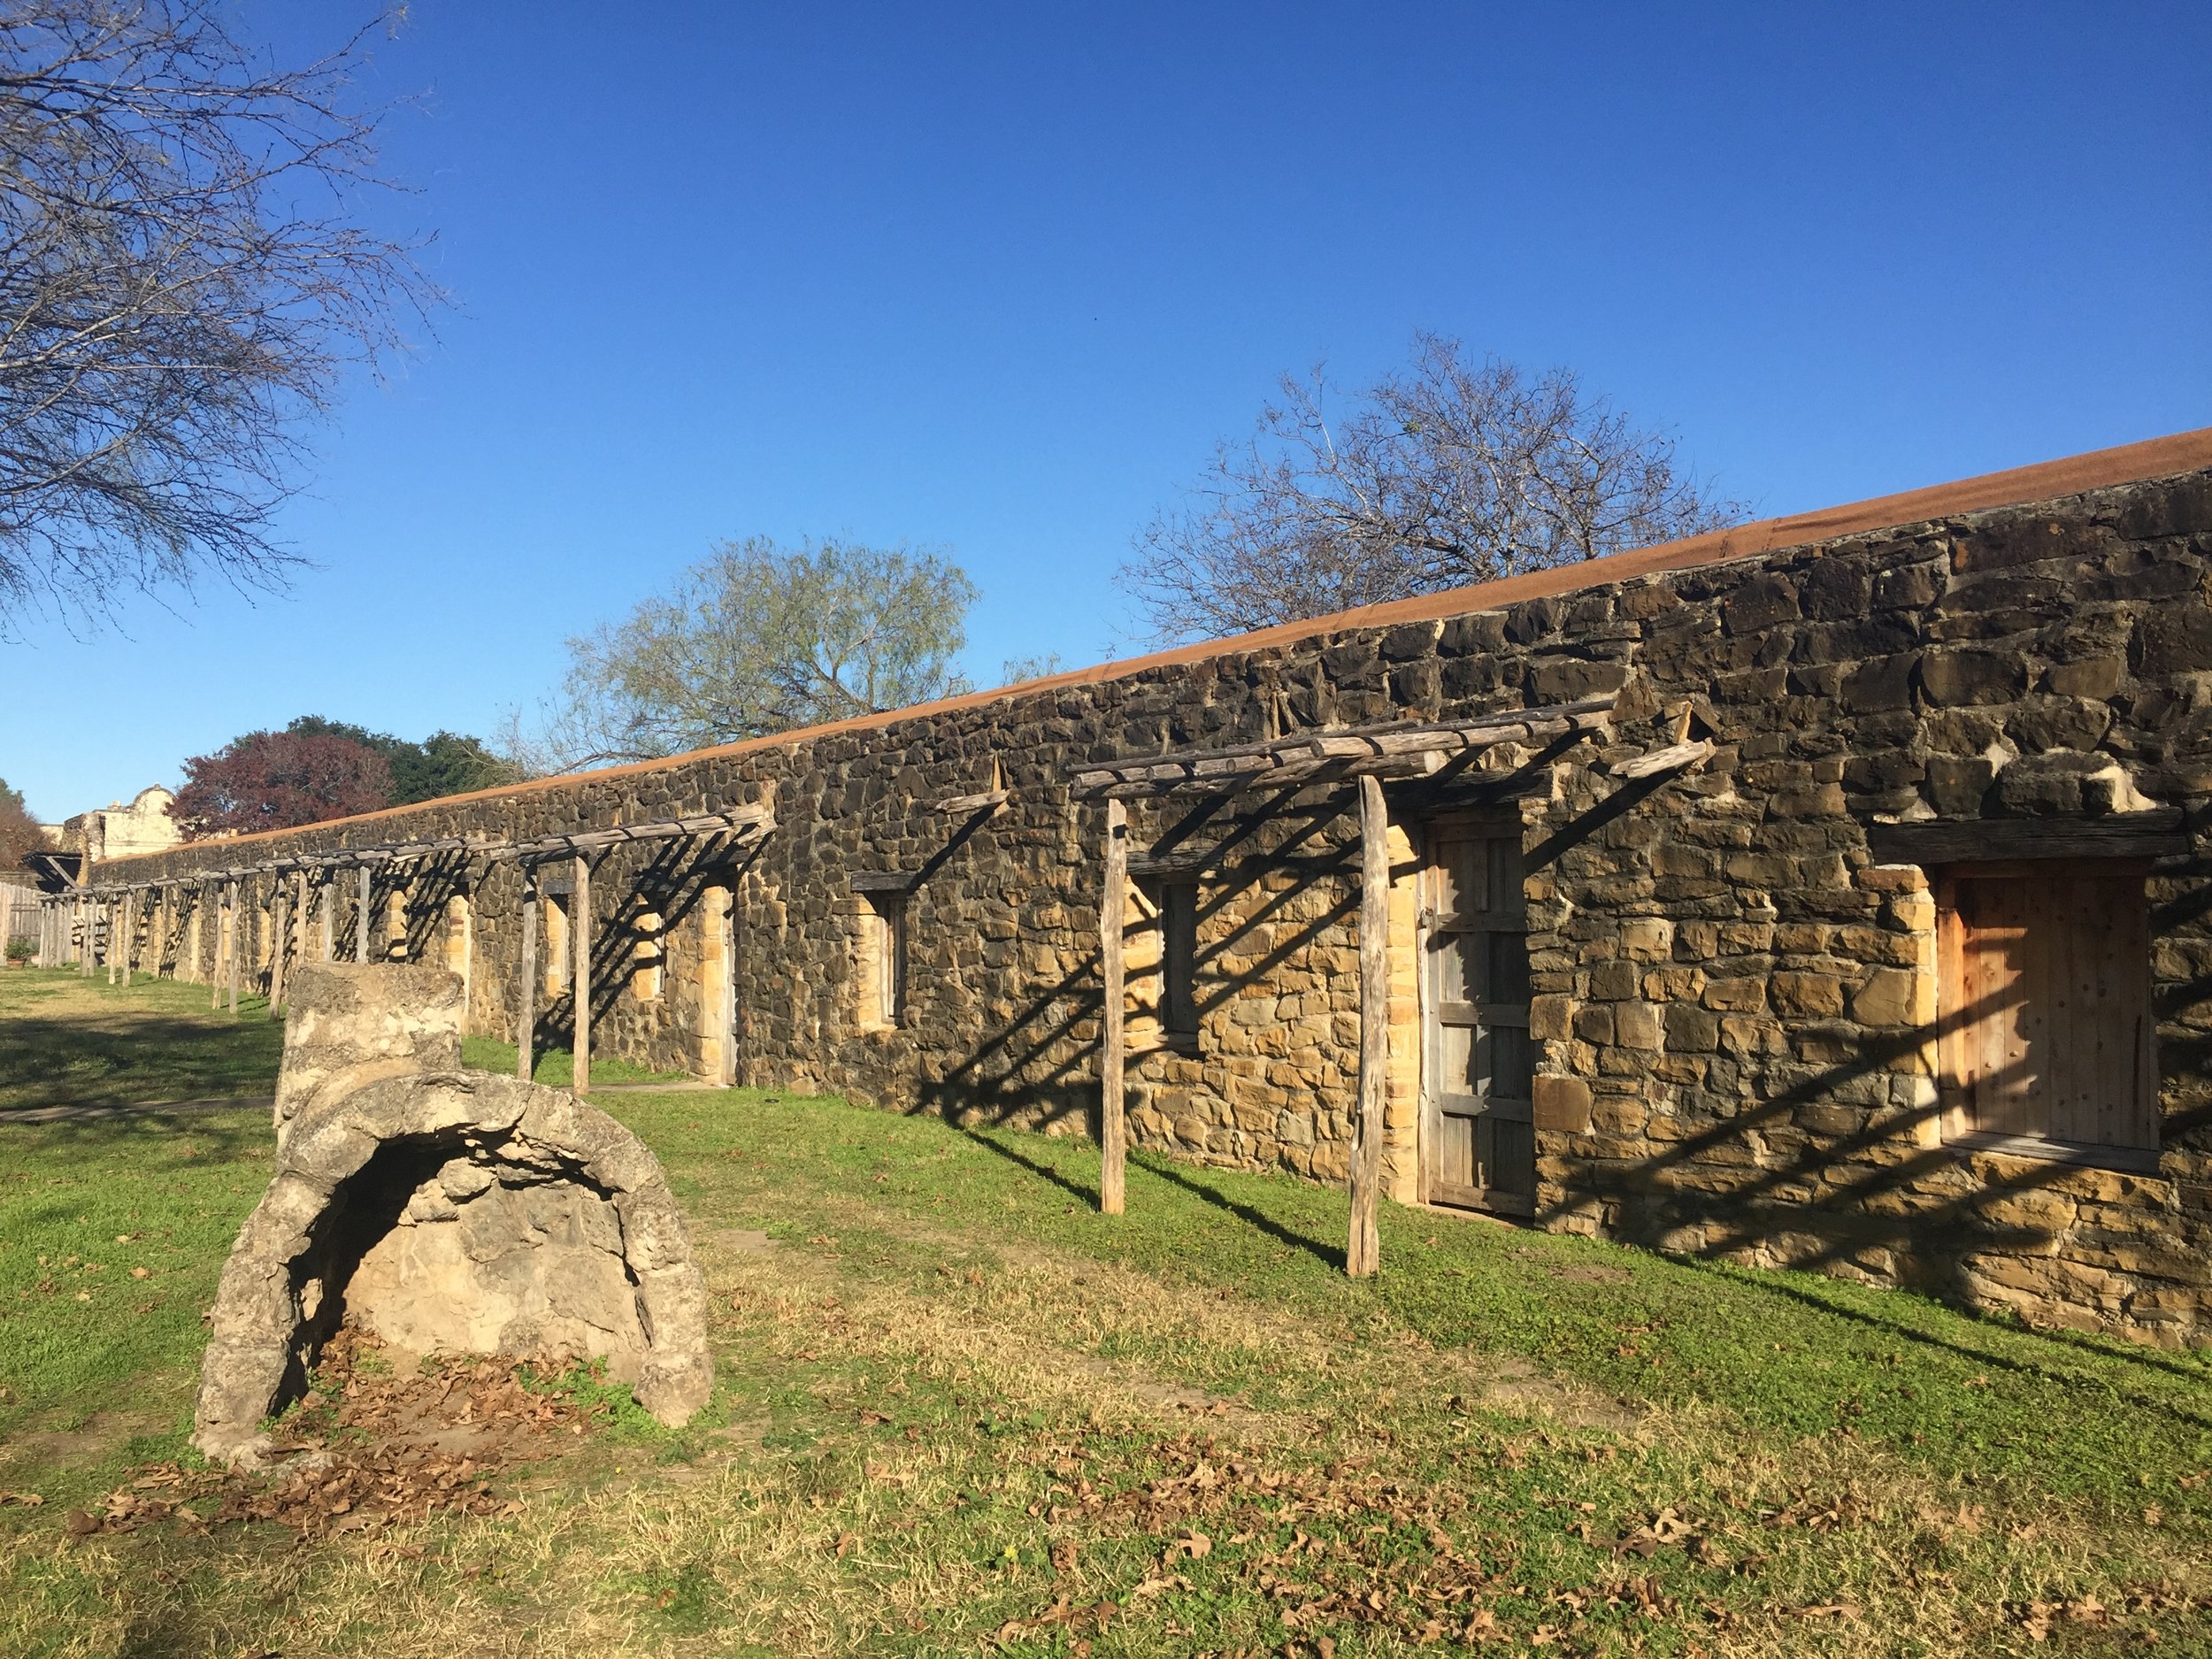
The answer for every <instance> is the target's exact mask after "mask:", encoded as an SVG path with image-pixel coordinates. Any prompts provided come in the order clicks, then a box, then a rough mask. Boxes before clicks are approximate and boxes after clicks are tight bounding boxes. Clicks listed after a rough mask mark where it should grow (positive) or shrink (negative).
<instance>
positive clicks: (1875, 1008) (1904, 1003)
mask: <svg viewBox="0 0 2212 1659" xmlns="http://www.w3.org/2000/svg"><path fill="white" fill-rule="evenodd" d="M1918 989H1919V976H1918V975H1917V974H1915V973H1913V972H1909V970H1907V969H1903V968H1877V969H1875V970H1874V972H1872V973H1870V974H1869V975H1868V976H1867V979H1866V983H1865V984H1863V985H1862V986H1860V987H1859V988H1858V989H1857V990H1856V991H1855V992H1854V993H1852V996H1851V1018H1854V1019H1855V1020H1857V1021H1858V1022H1859V1024H1861V1025H1911V1024H1912V1023H1913V1021H1914V1018H1916V1010H1917V993H1918Z"/></svg>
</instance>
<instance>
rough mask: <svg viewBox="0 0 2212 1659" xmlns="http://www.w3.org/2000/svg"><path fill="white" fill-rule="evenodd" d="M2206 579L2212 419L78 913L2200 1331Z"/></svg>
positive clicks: (1504, 1203)
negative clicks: (1359, 1150) (433, 975)
mask: <svg viewBox="0 0 2212 1659" xmlns="http://www.w3.org/2000/svg"><path fill="white" fill-rule="evenodd" d="M2208 594H2212V430H2208V431H2204V432H2198V433H2192V434H2184V435H2180V436H2177V437H2172V438H2167V439H2162V440H2158V441H2156V442H2149V443H2144V444H2138V445H2134V446H2131V447H2130V448H2126V449H2114V450H2108V451H2104V452H2101V453H2099V454H2095V455H2090V456H2085V457H2078V458H2076V459H2073V460H2069V461H2062V462H2057V463H2053V464H2050V465H2040V466H2033V467H2028V468H2024V469H2023V470H2020V471H2017V472H2006V473H1999V474H1994V475H1992V476H1989V477H1985V478H1980V479H1976V480H1969V481H1966V482H1963V483H1959V484H1955V485H1949V486H1946V487H1943V488H1934V489H1929V490H1924V491H1920V492H1917V493H1915V494H1911V495H1899V496H1893V497H1889V498H1887V499H1885V500H1880V501H1875V502H1870V503H1863V504H1862V505H1859V506H1855V507H1850V508H1845V509H1840V510H1838V511H1831V512H1825V513H1816V514H1809V515H1806V516H1802V517H1800V518H1786V519H1780V520H1774V521H1770V522H1767V523H1763V524H1755V525H1749V526H1742V527H1740V528H1738V529H1734V530H1731V531H1727V532H1725V533H1723V534H1715V535H1709V536H1704V537H1700V538H1698V539H1696V540H1694V541H1685V542H1679V543H1675V544H1671V545H1668V546H1664V547H1658V548H1653V549H1647V550H1645V551H1642V552H1638V553H1632V554H1626V555H1622V556H1618V557H1611V558H1607V559H1602V560H1599V561H1596V562H1594V563H1591V564H1586V565H1577V566H1573V567H1571V568H1567V569H1563V570H1554V571H1547V572H1541V573H1539V574H1535V575H1532V576H1526V577H1519V578H1515V579H1513V580H1507V581H1502V582H1498V583H1495V584H1492V585H1490V586H1486V587H1482V588H1470V589H1465V590H1462V591H1458V592H1454V593H1447V594H1440V595H1434V596H1432V597H1427V598H1423V599H1418V600H1414V601H1409V602H1406V603H1398V604H1392V605H1386V606H1381V607H1377V608H1374V609H1371V610H1369V611H1358V612H1354V613H1350V614H1347V615H1342V616H1336V617H1329V618H1321V619H1319V620H1317V621H1314V622H1310V623H1303V624H1299V625H1296V626H1289V627H1282V628H1276V629H1271V630H1269V631H1267V632H1265V633H1262V634H1251V635H1248V636H1245V637H1243V638H1239V639H1233V640H1226V641H1218V642H1216V643H1212V644H1208V645H1204V646H1200V647H1195V648H1192V649H1181V650H1175V651H1170V652H1166V653H1163V654H1160V655H1157V656H1153V657H1142V658H1139V659H1137V660H1134V661H1130V662H1123V663H1115V664H1108V665H1106V666H1104V667H1102V668H1097V669H1093V670H1089V671H1086V672H1079V673H1070V674H1062V675H1058V676H1056V677H1054V678H1052V679H1048V680H1038V681H1034V682H1032V683H1029V684H1026V685H1022V686H1018V687H1012V688H1010V689H1008V690H1004V691H998V692H988V693H983V694H979V695H972V696H966V697H961V698H956V699H954V700H951V701H948V702H945V703H935V704H932V705H928V706H926V707H922V708H916V709H910V710H901V711H899V712H896V713H894V714H889V715H885V716H882V717H879V718H869V719H863V720H855V721H849V722H845V723H842V724H839V725H835V726H821V727H818V728H814V729H811V730H808V731H803V732H795V733H789V734H787V735H784V736H780V737H776V738H773V739H769V740H764V741H753V742H745V743H738V744H733V745H731V746H729V747H726V748H723V749H709V750H704V751H702V752H700V753H697V754H692V755H684V756H680V757H675V758H673V759H671V760H667V761H664V762H657V763H655V764H649V765H641V766H629V767H622V768H618V769H614V770H611V771H606V772H595V773H591V774H588V775H585V776H580V777H574V778H563V779H556V780H545V781H542V782H539V783H535V784H530V785H526V786H522V787H512V788H507V789H502V790H497V791H494V792H489V793H486V794H482V795H467V796H460V797H456V798H454V799H450V800H445V801H436V802H430V803H425V804H422V805H419V806H413V807H408V808H403V809H399V810H394V811H390V812H385V813H379V814H375V815H373V816H371V817H366V818H353V819H348V820H344V821H342V822H338V823H333V824H325V825H319V826H314V827H313V828H311V829H304V830H299V831H295V832H288V833H274V834H268V835H261V836H250V837H244V838H241V839H237V840H232V841H219V842H203V843H199V844H196V845H190V846H186V847H181V848H178V849H173V850H171V851H168V852H165V853H160V854H157V855H150V856H139V857H133V858H121V859H111V860H109V861H106V862H105V863H104V864H100V865H99V866H98V867H97V868H96V870H95V871H93V872H92V873H91V875H90V877H89V881H90V887H89V889H88V892H87V893H86V894H85V895H81V897H80V898H79V899H78V900H77V901H76V902H75V907H76V910H78V911H79V912H80V913H82V912H86V911H88V910H91V909H93V908H95V907H98V908H102V909H104V910H106V911H107V912H108V913H109V914H111V915H112V916H113V917H115V918H118V920H119V926H117V927H116V928H115V930H114V935H115V938H116V939H117V940H118V941H119V943H118V944H117V946H116V947H115V948H114V949H113V950H111V952H110V953H109V954H110V955H111V956H116V957H117V958H118V961H117V963H116V964H112V965H111V972H112V971H114V969H115V968H116V967H120V968H121V969H122V970H123V971H125V972H127V971H128V969H129V967H130V966H131V965H133V964H135V965H136V966H138V967H139V968H141V969H142V970H150V971H154V972H164V973H174V974H177V975H179V976H180V977H184V978H188V979H204V980H211V981H213V982H214V983H215V987H216V994H217V995H222V994H223V993H224V991H225V989H226V987H230V988H231V990H232V992H233V994H234V990H235V987H236V985H237V982H238V980H239V979H240V978H241V976H243V977H245V978H246V979H248V980H249V981H250V983H251V984H253V985H254V986H256V987H269V988H271V989H272V990H273V992H274V993H275V995H278V996H279V997H280V996H281V995H282V988H283V978H284V974H285V972H286V971H287V967H288V964H293V963H296V962H298V961H300V960H303V959H311V958H315V957H319V956H330V955H332V954H334V952H343V953H345V954H349V955H358V956H362V957H364V958H367V957H374V958H378V959H382V958H387V957H390V958H404V959H407V960H411V961H423V962H429V963H434V964H444V965H448V966H450V967H452V968H454V969H456V970H457V972H460V973H461V974H462V975H463V976H464V977H465V979H466V981H467V1010H468V1020H469V1025H470V1028H471V1029H472V1030H473V1031H476V1032H480V1033H497V1034H502V1035H510V1034H512V1033H518V1031H519V1032H520V1033H522V1034H524V1036H525V1039H526V1041H539V1042H542V1041H546V1040H547V1039H548V1038H549V1037H554V1038H557V1039H559V1040H570V1041H578V1042H579V1046H580V1048H584V1049H585V1050H586V1053H585V1055H584V1056H580V1057H582V1058H585V1059H587V1060H588V1048H590V1047H592V1046H597V1047H598V1048H601V1049H603V1050H612V1051H614V1052H616V1053H618V1054H621V1055H623V1056H626V1057H628V1058H631V1059H634V1060H637V1061H641V1062H646V1063H649V1064H655V1065H659V1066H670V1067H679V1068H681V1069H683V1070H685V1071H691V1072H695V1073H697V1074H699V1075H701V1076H703V1077H705V1078H708V1079H722V1080H727V1081H733V1082H742V1083H747V1084H752V1085H762V1086H773V1087H780V1088H787V1089H820V1090H834V1091H840V1092H842V1093H845V1094H849V1095H852V1096H855V1097H857V1098H861V1099H865V1100H872V1101H875V1102H880V1103H882V1104H884V1105H887V1106H895V1107H900V1108H906V1109H928V1110H941V1111H946V1112H949V1113H961V1114H968V1113H975V1114H983V1115H987V1116H988V1117H991V1118H1001V1119H1007V1120H1014V1121H1020V1122H1025V1123H1032V1124H1042V1125H1048V1126H1049V1125H1063V1126H1065V1127H1067V1128H1070V1129H1075V1130H1083V1129H1086V1128H1090V1127H1093V1126H1095V1127H1096V1128H1098V1129H1099V1130H1100V1132H1101V1133H1103V1134H1104V1135H1105V1137H1106V1138H1107V1139H1108V1141H1109V1148H1110V1156H1109V1173H1110V1179H1111V1177H1112V1176H1113V1175H1114V1173H1115V1172H1116V1171H1118V1164H1117V1163H1116V1161H1115V1159H1114V1156H1113V1154H1112V1146H1113V1141H1114V1139H1115V1137H1116V1136H1117V1135H1118V1133H1119V1132H1120V1130H1121V1127H1122V1125H1123V1122H1124V1118H1123V1112H1122V1107H1123V1106H1124V1104H1125V1107H1126V1116H1125V1123H1126V1131H1127V1133H1128V1135H1129V1137H1130V1138H1131V1139H1133V1141H1135V1142H1137V1143H1138V1144H1140V1145H1142V1146H1145V1147H1149V1148H1158V1149H1161V1150H1164V1151H1170V1152H1173V1153H1176V1154H1179V1155H1181V1156H1188V1157H1192V1158H1198V1159H1204V1160H1208V1161H1212V1162H1218V1163H1227V1164H1242V1165H1250V1166H1260V1167H1269V1166H1283V1167H1286V1168H1289V1169H1292V1170H1295V1171H1299V1172H1300V1173H1301V1174H1303V1175H1307V1176H1310V1177H1313V1178H1315V1179H1327V1180H1340V1179H1345V1177H1346V1176H1347V1174H1348V1171H1353V1165H1354V1162H1355V1158H1354V1148H1355V1144H1356V1139H1357V1137H1356V1126H1357V1125H1359V1124H1360V1123H1361V1121H1362V1115H1363V1112H1365V1111H1369V1110H1371V1111H1372V1112H1373V1113H1374V1118H1373V1119H1372V1121H1373V1122H1374V1123H1375V1124H1376V1126H1377V1130H1378V1133H1375V1134H1373V1135H1372V1136H1371V1137H1369V1138H1368V1139H1367V1140H1366V1141H1364V1142H1363V1146H1364V1147H1365V1148H1367V1149H1368V1150H1369V1151H1371V1152H1374V1153H1376V1154H1378V1155H1379V1163H1378V1164H1377V1166H1376V1169H1377V1180H1376V1181H1372V1182H1370V1183H1368V1186H1367V1191H1366V1194H1364V1196H1365V1197H1366V1198H1367V1199H1368V1200H1369V1201H1370V1202H1371V1198H1372V1194H1373V1191H1374V1188H1375V1187H1376V1186H1377V1185H1378V1184H1379V1187H1380V1189H1381V1191H1382V1192H1383V1194H1385V1195H1386V1196H1388V1197H1390V1198H1393V1199H1394V1200H1397V1201H1399V1202H1428V1203H1432V1204H1439V1205H1448V1206H1460V1207H1465V1208H1468V1209H1473V1210H1493V1211H1499V1212H1502V1213H1504V1214H1507V1215H1510V1216H1516V1217H1526V1218H1529V1219H1530V1220H1531V1221H1532V1222H1533V1223H1534V1224H1535V1225H1541V1226H1546V1227H1551V1228H1559V1229H1568V1230H1573V1231H1578V1232H1586V1233H1604V1234H1609V1235H1611V1236H1615V1237H1618V1238H1623V1239H1629V1240H1643V1241H1648V1242H1651V1243H1655V1244H1657V1245H1660V1246H1663V1247H1664V1248H1668V1249H1671V1250H1677V1251H1685V1252H1695V1253H1702V1254H1709V1255H1713V1256H1726V1257H1730V1258H1734V1259H1740V1260H1746V1261H1750V1262H1754V1263H1793V1264H1801V1265H1813V1266H1820V1267H1824V1268H1826V1269H1828V1270H1830V1271H1837V1272H1842V1273H1847V1274H1851V1275H1854V1276H1856V1277H1861V1278H1864V1279H1872V1280H1876V1281H1880V1282H1887V1283H1902V1284H1913V1285H1918V1286H1924V1287H1927V1288H1931V1289H1933V1290H1936V1291H1938V1292H1940V1293H1942V1294H1947V1295H1950V1296H1953V1297H1955V1298H1957V1299H1961V1300H1963V1301H1966V1302H1970V1303H1973V1304H1975V1305H1978V1306H1980V1307H1984V1308H1993V1309H2012V1310H2017V1311H2018V1312H2019V1313H2020V1314H2022V1315H2024V1317H2028V1318H2030V1319H2032V1320H2035V1321H2039V1322H2044V1323H2049V1324H2057V1325H2071V1326H2078V1327H2085V1328H2110V1329H2116V1330H2120V1331H2124V1332H2126V1333H2130V1334H2132V1335H2134V1336H2137V1337H2139V1338H2142V1339H2147V1340H2153V1341H2156V1342H2159V1343H2163V1344H2167V1345H2178V1344H2183V1343H2203V1342H2205V1341H2207V1340H2212V1077H2208V1073H2207V1068H2206V1064H2205V1057H2206V1048H2207V1041H2208V1033H2212V977H2208V976H2212V603H2208ZM67 919H68V918H66V917H65V916H63V915H61V914H60V912H58V924H59V923H61V922H64V921H66V920H67ZM78 919H80V920H81V914H80V917H79V918H78ZM67 932H68V929H67V928H66V927H65V926H60V925H58V926H56V927H55V928H54V929H53V930H52V938H51V944H52V950H51V951H50V959H58V958H59V957H60V956H61V955H63V954H65V952H66V950H67V948H68V947H67V942H66V938H65V934H66V933H67ZM1102 941H1104V944H1105V946H1106V948H1105V949H1102ZM1363 942H1364V944H1365V946H1366V951H1365V962H1364V964H1363V950H1362V946H1363ZM124 958H127V959H128V960H127V961H126V960H123V959H124ZM578 964H586V966H585V971H584V972H583V973H582V975H581V981H580V982H581V985H582V991H583V994H582V995H581V997H579V995H578V989H577V987H578V984H579V975H578V972H577V968H578ZM86 965H87V967H88V968H89V966H90V964H86ZM1363 969H1364V975H1365V984H1364V986H1363ZM579 1012H582V1013H583V1014H584V1015H585V1018H584V1020H583V1021H581V1022H579V1021H578V1019H577V1018H576V1017H577V1015H578V1013H579ZM1363 1048H1364V1049H1365V1052H1366V1055H1367V1061H1368V1063H1367V1065H1366V1067H1365V1071H1366V1076H1367V1079H1368V1087H1367V1090H1366V1092H1365V1094H1364V1096H1363V1092H1362V1084H1361V1075H1362V1070H1363V1068H1362V1053H1363ZM1363 1248H1365V1250H1366V1251H1367V1252H1368V1254H1369V1256H1370V1257H1371V1248H1372V1247H1371V1243H1370V1244H1368V1245H1366V1246H1364V1247H1363V1245H1362V1242H1361V1240H1360V1237H1359V1235H1358V1231H1357V1228H1356V1229H1355V1236H1354V1240H1353V1253H1352V1254H1353V1261H1352V1264H1353V1265H1354V1267H1355V1268H1356V1269H1357V1268H1358V1267H1360V1266H1361V1265H1362V1264H1363V1263H1361V1260H1360V1257H1361V1254H1362V1250H1363Z"/></svg>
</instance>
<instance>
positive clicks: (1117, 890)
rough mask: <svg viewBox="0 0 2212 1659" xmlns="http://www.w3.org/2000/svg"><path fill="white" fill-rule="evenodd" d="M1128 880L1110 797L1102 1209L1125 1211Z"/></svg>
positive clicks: (1103, 972) (1101, 1052)
mask: <svg viewBox="0 0 2212 1659" xmlns="http://www.w3.org/2000/svg"><path fill="white" fill-rule="evenodd" d="M1128 886H1129V809H1128V808H1127V807H1125V806H1124V805H1123V804H1122V803H1120V802H1119V801H1109V802H1108V803H1106V890H1105V892H1104V893H1103V894H1102V895H1101V897H1100V899H1099V905H1098V959H1099V977H1100V979H1102V981H1103V982H1104V989H1105V998H1106V1002H1105V1010H1104V1011H1105V1021H1104V1025H1103V1029H1102V1032H1101V1033H1100V1037H1099V1048H1098V1088H1099V1117H1098V1147H1099V1161H1098V1210H1099V1214H1101V1215H1102V1216H1118V1215H1119V1214H1121V1212H1122V1201H1123V1173H1124V1165H1125V1163H1126V1162H1127V1159H1128V1125H1127V1123H1126V1121H1125V1118H1124V1117H1123V1115H1122V1105H1123V1102H1122V1080H1121V1072H1122V971H1121V935H1122V930H1123V927H1124V926H1125V921H1124V918H1123V914H1122V911H1123V908H1124V906H1125V902H1126V900H1125V894H1126V892H1127V889H1128Z"/></svg>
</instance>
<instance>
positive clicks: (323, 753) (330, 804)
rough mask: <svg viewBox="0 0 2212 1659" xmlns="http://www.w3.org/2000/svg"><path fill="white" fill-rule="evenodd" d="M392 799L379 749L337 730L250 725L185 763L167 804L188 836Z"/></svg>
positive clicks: (294, 820) (333, 814)
mask: <svg viewBox="0 0 2212 1659" xmlns="http://www.w3.org/2000/svg"><path fill="white" fill-rule="evenodd" d="M391 803H392V769H391V767H390V766H389V765H388V764H386V762H385V759H384V757H383V756H381V755H380V754H378V753H377V752H376V751H375V750H374V749H370V748H368V747H367V746H366V745H365V744H361V743H356V742H354V741H351V740H350V739H348V738H343V737H327V736H322V735H316V736H303V735H301V734H299V733H293V732H249V733H246V734H245V736H243V737H241V738H237V739H234V740H233V741H231V742H229V743H227V744H225V745H224V746H223V747H222V748H221V749H218V750H216V752H215V753H214V754H212V755H195V756H193V757H192V758H191V759H189V760H188V761H186V762H185V763H184V787H183V788H181V789H180V790H178V791H177V798H176V799H175V800H174V801H173V802H171V803H170V804H169V816H170V817H172V818H175V819H176V820H177V825H178V827H179V828H180V829H181V830H182V831H183V832H184V837H185V839H186V840H187V841H201V840H204V839H205V838H206V837H208V836H210V835H232V834H243V833H246V832H248V831H250V830H265V829H290V828H291V827H292V826H295V825H298V824H319V823H321V822H322V821H323V820H324V819H326V818H346V817H349V816H350V815H351V814H353V813H356V812H373V811H375V810H377V809H378V808H379V807H385V806H389V805H390V804H391Z"/></svg>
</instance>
